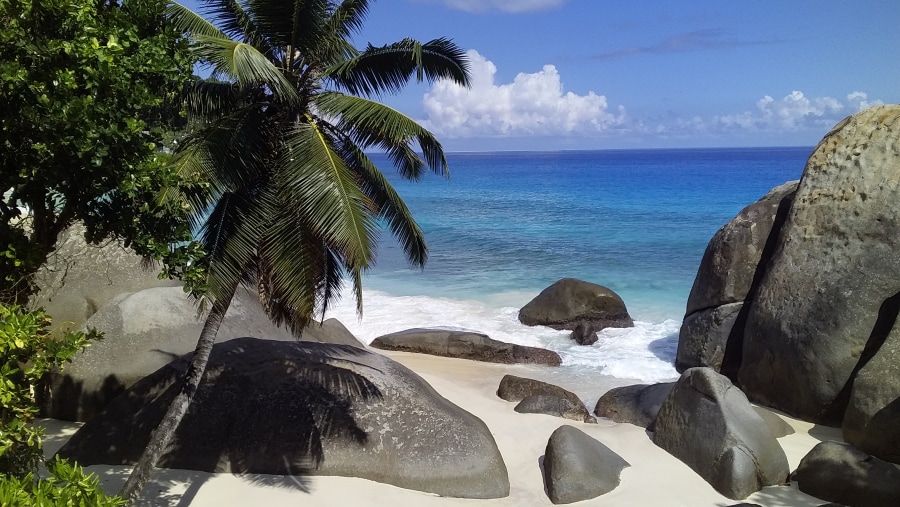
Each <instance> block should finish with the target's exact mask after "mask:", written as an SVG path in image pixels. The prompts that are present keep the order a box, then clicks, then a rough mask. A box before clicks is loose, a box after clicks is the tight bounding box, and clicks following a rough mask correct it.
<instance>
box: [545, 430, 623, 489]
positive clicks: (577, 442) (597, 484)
mask: <svg viewBox="0 0 900 507" xmlns="http://www.w3.org/2000/svg"><path fill="white" fill-rule="evenodd" d="M629 466H631V465H630V464H629V463H628V462H627V461H625V460H624V459H622V457H621V456H619V455H618V454H616V453H615V452H613V451H612V450H610V448H609V447H606V446H605V445H603V444H602V443H600V442H598V441H596V440H594V439H593V438H591V437H590V436H588V435H586V434H585V433H584V432H582V431H580V430H578V429H576V428H573V427H572V426H560V427H559V428H558V429H557V430H556V431H554V432H553V434H552V435H550V440H549V441H548V442H547V450H546V451H545V453H544V484H545V485H546V487H547V495H548V496H549V497H550V501H551V502H553V503H554V504H564V503H572V502H579V501H582V500H588V499H591V498H596V497H598V496H600V495H603V494H606V493H609V492H610V491H612V490H614V489H615V488H616V487H617V486H618V485H619V477H620V476H621V474H622V470H624V469H625V467H629Z"/></svg>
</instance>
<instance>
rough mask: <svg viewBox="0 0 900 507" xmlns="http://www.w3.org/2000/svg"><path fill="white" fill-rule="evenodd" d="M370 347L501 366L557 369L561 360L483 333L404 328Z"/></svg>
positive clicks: (537, 350) (534, 348) (535, 348)
mask: <svg viewBox="0 0 900 507" xmlns="http://www.w3.org/2000/svg"><path fill="white" fill-rule="evenodd" d="M370 345H371V347H372V348H376V349H381V350H397V351H401V352H416V353H419V354H431V355H433V356H443V357H456V358H460V359H470V360H472V361H485V362H488V363H502V364H516V363H525V364H545V365H548V366H559V365H560V363H561V362H562V360H561V359H560V357H559V354H557V353H556V352H553V351H552V350H547V349H540V348H537V347H526V346H524V345H515V344H513V343H506V342H501V341H498V340H494V339H492V338H490V337H489V336H488V335H486V334H482V333H473V332H469V331H450V330H446V329H407V330H406V331H398V332H396V333H391V334H386V335H384V336H379V337H378V338H375V339H374V340H372V343H371V344H370Z"/></svg>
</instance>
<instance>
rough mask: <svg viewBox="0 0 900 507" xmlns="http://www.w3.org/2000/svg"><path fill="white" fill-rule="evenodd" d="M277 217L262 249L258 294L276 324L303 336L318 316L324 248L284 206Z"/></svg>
mask: <svg viewBox="0 0 900 507" xmlns="http://www.w3.org/2000/svg"><path fill="white" fill-rule="evenodd" d="M273 218H274V220H273V221H272V223H271V226H270V227H269V228H268V230H267V231H266V234H265V236H264V237H263V239H262V242H261V243H260V246H259V256H258V263H257V266H256V270H257V292H258V294H259V296H260V302H261V303H262V304H263V308H264V309H265V311H266V315H268V317H269V318H270V319H271V320H272V322H273V323H274V324H275V325H277V326H282V325H285V326H287V327H288V329H290V330H291V332H292V333H294V334H295V335H299V334H300V333H301V332H302V331H303V329H304V328H305V327H306V326H307V324H309V323H310V322H311V321H312V319H313V317H314V315H315V311H316V307H317V301H318V298H319V293H320V288H321V286H322V282H321V281H322V279H323V278H325V275H324V274H323V263H322V259H323V255H324V245H323V244H322V241H321V239H320V238H317V237H316V236H315V235H314V234H313V233H312V231H310V230H309V229H308V228H307V227H306V226H305V224H303V223H302V222H299V221H298V220H297V219H296V217H295V216H294V214H292V213H290V212H289V211H287V210H285V209H283V207H282V209H281V210H280V211H279V213H278V214H277V215H276V216H275V217H273Z"/></svg>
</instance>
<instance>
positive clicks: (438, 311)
mask: <svg viewBox="0 0 900 507" xmlns="http://www.w3.org/2000/svg"><path fill="white" fill-rule="evenodd" d="M363 302H364V311H363V316H362V318H359V317H358V316H357V314H356V306H355V299H354V298H353V297H352V295H351V294H349V292H345V293H344V294H343V297H342V298H341V300H340V301H339V302H338V303H336V304H334V305H333V306H332V307H330V308H329V310H328V312H327V314H326V318H332V317H333V318H336V319H338V320H340V321H341V322H342V323H343V324H344V325H345V326H347V328H348V329H349V330H350V331H351V332H353V334H354V335H355V336H356V337H357V338H359V339H360V340H361V341H363V342H364V343H367V344H368V343H371V342H372V340H374V339H375V338H377V337H379V336H382V335H385V334H389V333H394V332H397V331H404V330H407V329H412V328H442V329H455V330H466V331H476V332H479V333H484V334H486V335H488V336H490V337H491V338H493V339H495V340H499V341H503V342H508V343H515V344H519V345H527V346H530V347H540V348H545V349H549V350H553V351H555V352H557V353H558V354H559V355H560V357H561V358H562V366H561V369H562V370H563V371H559V372H557V373H555V376H560V375H563V376H566V377H570V380H572V381H577V382H584V381H590V379H591V378H592V377H594V376H598V375H602V376H609V377H616V378H619V379H634V380H637V381H641V382H648V383H649V382H659V381H662V380H667V379H671V378H673V377H676V376H677V375H678V373H677V372H676V371H675V368H674V366H673V361H674V359H675V348H676V346H677V342H678V329H679V326H680V323H679V322H677V321H675V320H672V319H669V320H665V321H663V322H658V323H654V322H644V321H640V320H639V321H636V322H635V325H634V327H632V328H619V329H613V328H609V329H604V330H603V331H601V332H600V333H599V334H598V337H599V339H598V340H597V342H596V343H594V344H593V345H588V346H584V345H578V344H576V343H575V342H574V341H572V340H571V339H570V338H569V334H570V333H569V331H557V330H554V329H551V328H548V327H543V326H535V327H529V326H525V325H523V324H521V323H520V322H519V321H518V318H517V316H518V312H519V309H518V308H516V307H509V306H503V307H493V306H490V305H488V304H485V303H483V302H480V301H470V300H456V299H450V298H439V297H430V296H393V295H390V294H387V293H384V292H380V291H375V290H364V292H363Z"/></svg>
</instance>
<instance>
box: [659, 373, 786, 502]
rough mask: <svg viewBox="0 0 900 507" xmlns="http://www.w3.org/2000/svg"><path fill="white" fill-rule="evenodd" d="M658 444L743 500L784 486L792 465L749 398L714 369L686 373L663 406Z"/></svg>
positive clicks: (729, 494) (721, 489) (721, 490)
mask: <svg viewBox="0 0 900 507" xmlns="http://www.w3.org/2000/svg"><path fill="white" fill-rule="evenodd" d="M654 430H655V431H654V433H653V442H654V443H655V444H656V445H658V446H660V447H661V448H663V449H665V450H666V451H667V452H669V454H671V455H673V456H675V457H676V458H678V459H680V460H681V461H682V462H684V463H685V464H687V465H688V466H689V467H691V469H693V470H694V471H695V472H697V473H698V474H699V475H700V476H701V477H703V478H704V479H705V480H706V481H707V482H709V483H710V484H711V485H712V486H713V487H714V488H715V489H716V491H718V492H719V493H721V494H723V495H725V496H727V497H728V498H732V499H735V500H740V499H743V498H746V497H747V496H749V495H750V494H751V493H753V492H755V491H758V490H760V489H761V488H763V487H765V486H772V485H776V484H782V483H783V482H784V481H785V480H786V479H787V476H788V472H789V470H788V461H787V457H786V456H785V454H784V451H783V450H782V449H781V446H780V445H779V444H778V441H777V440H776V439H775V436H774V435H773V434H772V431H771V430H770V429H769V427H768V426H767V425H766V424H765V422H764V421H763V420H762V419H761V418H760V416H759V415H758V414H757V413H756V411H755V410H754V409H753V407H752V406H751V405H750V403H749V402H748V401H747V398H746V396H744V393H742V392H741V391H740V390H739V389H737V388H736V387H734V386H733V385H732V384H731V382H730V381H729V380H728V378H727V377H725V376H723V375H720V374H718V373H716V372H715V371H713V370H712V369H711V368H691V369H688V370H686V371H685V372H684V373H683V374H682V375H681V377H680V378H679V379H678V381H677V382H676V383H675V387H674V388H673V389H672V392H671V394H669V396H668V397H667V398H666V400H665V401H664V402H663V404H662V406H661V407H660V410H659V414H658V415H657V417H656V423H655V427H654Z"/></svg>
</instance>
